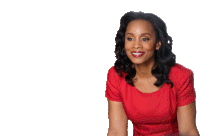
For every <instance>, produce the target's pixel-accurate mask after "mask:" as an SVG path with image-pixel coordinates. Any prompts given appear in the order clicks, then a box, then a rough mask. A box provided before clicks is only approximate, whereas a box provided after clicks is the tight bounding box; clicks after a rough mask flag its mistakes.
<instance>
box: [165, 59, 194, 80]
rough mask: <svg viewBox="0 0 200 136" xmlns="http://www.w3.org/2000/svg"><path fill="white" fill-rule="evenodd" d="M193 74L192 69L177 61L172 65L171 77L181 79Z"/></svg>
mask: <svg viewBox="0 0 200 136" xmlns="http://www.w3.org/2000/svg"><path fill="white" fill-rule="evenodd" d="M191 74H193V72H192V70H191V69H189V68H187V67H185V66H183V65H181V64H179V63H176V64H175V65H174V66H173V67H171V70H170V74H169V79H171V80H174V81H180V80H181V79H183V78H187V77H189V76H190V75H191Z"/></svg>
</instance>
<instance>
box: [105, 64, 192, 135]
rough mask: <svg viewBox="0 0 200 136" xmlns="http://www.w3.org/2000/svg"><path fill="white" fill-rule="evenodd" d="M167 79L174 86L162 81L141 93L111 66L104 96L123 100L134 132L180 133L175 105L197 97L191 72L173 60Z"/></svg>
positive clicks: (146, 133)
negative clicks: (161, 84)
mask: <svg viewBox="0 0 200 136" xmlns="http://www.w3.org/2000/svg"><path fill="white" fill-rule="evenodd" d="M125 75H126V74H125V73H124V74H123V76H125ZM169 79H170V80H171V81H172V82H173V85H174V86H173V88H170V86H171V85H170V84H166V83H164V85H163V86H162V87H161V88H160V89H159V90H157V91H156V92H153V93H143V92H140V91H139V90H138V89H137V88H136V87H135V86H131V85H129V84H128V83H127V82H126V81H125V78H124V77H120V76H119V75H118V74H117V72H116V71H115V69H114V66H113V67H111V68H110V69H109V71H108V75H107V83H106V91H105V97H107V98H108V99H109V100H112V101H117V102H122V104H123V107H124V110H125V112H126V115H127V118H128V119H129V120H130V121H131V122H132V123H133V128H134V129H133V130H134V131H133V136H141V135H148V136H163V135H170V134H179V132H178V123H177V107H180V106H184V105H188V104H190V103H192V102H193V101H195V99H196V93H195V89H194V78H193V72H192V70H190V69H188V68H186V67H184V66H182V65H180V64H176V65H175V66H173V67H172V68H171V70H170V74H169Z"/></svg>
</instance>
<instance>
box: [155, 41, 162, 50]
mask: <svg viewBox="0 0 200 136" xmlns="http://www.w3.org/2000/svg"><path fill="white" fill-rule="evenodd" d="M160 47H161V41H158V42H157V44H156V50H159V49H160Z"/></svg>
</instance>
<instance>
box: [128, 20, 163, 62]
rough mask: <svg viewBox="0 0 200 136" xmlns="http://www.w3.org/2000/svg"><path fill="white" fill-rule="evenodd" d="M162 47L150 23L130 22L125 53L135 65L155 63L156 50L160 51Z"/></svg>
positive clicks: (142, 21)
mask: <svg viewBox="0 0 200 136" xmlns="http://www.w3.org/2000/svg"><path fill="white" fill-rule="evenodd" d="M160 45H161V43H160V42H156V33H155V31H154V29H153V27H152V24H151V23H150V22H148V21H145V20H133V21H131V22H129V24H128V25H127V28H126V32H125V51H126V54H127V56H128V58H129V59H130V60H131V61H132V62H133V63H134V64H146V63H150V62H153V61H154V53H155V50H158V49H159V48H160Z"/></svg>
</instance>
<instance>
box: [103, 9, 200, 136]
mask: <svg viewBox="0 0 200 136" xmlns="http://www.w3.org/2000/svg"><path fill="white" fill-rule="evenodd" d="M115 41H116V47H115V54H116V58H117V60H116V62H115V65H114V66H113V67H111V68H110V69H109V71H108V75H107V83H106V91H105V96H106V97H107V98H108V106H109V110H108V115H109V130H108V136H127V127H128V120H131V122H132V123H133V128H134V132H133V134H134V136H138V135H148V136H163V135H170V136H171V135H177V136H178V135H181V136H199V132H198V130H197V128H196V124H195V118H196V106H195V99H196V94H195V90H194V80H193V72H192V70H190V69H188V68H186V67H184V66H182V65H180V64H178V63H176V62H175V54H173V53H172V51H171V50H172V38H171V37H170V36H169V35H168V34H167V30H166V25H165V23H164V22H163V21H162V20H161V19H160V18H159V17H157V16H156V15H154V14H150V13H143V12H128V13H126V14H125V15H124V16H123V17H122V18H121V22H120V28H119V30H118V32H117V35H116V39H115Z"/></svg>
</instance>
